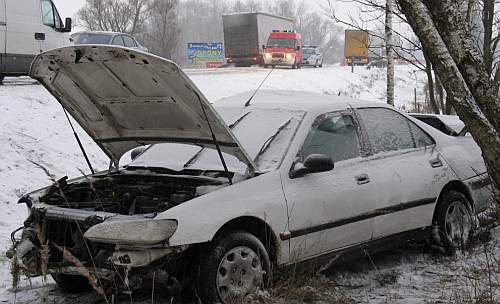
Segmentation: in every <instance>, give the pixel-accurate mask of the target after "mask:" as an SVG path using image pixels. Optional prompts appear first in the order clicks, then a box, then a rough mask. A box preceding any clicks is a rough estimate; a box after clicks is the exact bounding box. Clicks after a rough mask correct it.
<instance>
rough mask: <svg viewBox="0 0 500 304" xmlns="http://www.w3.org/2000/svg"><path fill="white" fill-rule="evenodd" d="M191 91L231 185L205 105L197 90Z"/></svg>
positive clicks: (231, 181)
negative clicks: (196, 99) (198, 103)
mask: <svg viewBox="0 0 500 304" xmlns="http://www.w3.org/2000/svg"><path fill="white" fill-rule="evenodd" d="M193 93H194V95H196V97H198V100H199V101H200V106H201V110H202V111H203V116H205V120H206V121H207V125H208V129H209V130H210V134H211V135H212V140H213V141H214V144H215V148H216V149H217V153H218V154H219V158H220V161H221V162H222V166H223V167H224V172H225V173H226V177H227V179H228V180H229V184H230V185H232V184H233V180H232V178H231V176H230V175H229V170H228V169H227V164H226V160H225V159H224V156H223V155H222V151H221V149H220V145H219V142H218V141H217V138H216V137H215V133H214V131H213V129H212V125H211V124H210V120H209V119H208V115H207V111H205V106H204V105H203V102H202V101H201V97H200V95H199V94H198V92H196V91H195V90H193Z"/></svg>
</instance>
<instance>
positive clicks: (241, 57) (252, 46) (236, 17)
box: [222, 12, 294, 66]
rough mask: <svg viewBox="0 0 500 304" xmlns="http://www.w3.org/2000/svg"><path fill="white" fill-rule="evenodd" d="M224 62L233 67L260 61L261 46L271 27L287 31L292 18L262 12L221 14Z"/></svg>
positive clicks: (292, 24)
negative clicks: (231, 64)
mask: <svg viewBox="0 0 500 304" xmlns="http://www.w3.org/2000/svg"><path fill="white" fill-rule="evenodd" d="M222 24H223V29H224V47H225V55H226V60H227V62H228V63H234V64H235V65H236V66H250V65H252V64H261V65H262V64H263V48H262V46H264V45H266V44H267V39H268V37H269V34H270V33H272V32H273V30H291V29H293V27H294V21H293V19H289V18H285V17H280V16H275V15H270V14H266V13H260V12H256V13H235V14H227V15H223V16H222Z"/></svg>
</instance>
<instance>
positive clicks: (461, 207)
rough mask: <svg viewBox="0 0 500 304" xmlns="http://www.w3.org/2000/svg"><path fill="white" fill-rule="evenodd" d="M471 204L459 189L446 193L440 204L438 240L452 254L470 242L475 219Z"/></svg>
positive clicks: (437, 221)
mask: <svg viewBox="0 0 500 304" xmlns="http://www.w3.org/2000/svg"><path fill="white" fill-rule="evenodd" d="M469 206H470V203H469V200H468V199H467V197H466V196H465V195H463V194H462V193H460V192H457V191H450V192H448V193H446V194H445V195H444V196H443V199H442V202H441V204H440V205H439V206H438V210H437V217H436V223H435V224H436V225H437V227H438V229H439V233H438V237H439V240H438V241H439V243H440V244H441V245H442V246H443V247H444V249H445V250H446V252H448V253H450V254H453V253H454V252H455V251H456V250H457V249H465V248H466V247H467V246H468V244H469V242H470V239H471V236H472V233H473V228H474V220H473V217H472V214H471V211H470V209H469Z"/></svg>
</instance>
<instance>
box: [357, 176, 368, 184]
mask: <svg viewBox="0 0 500 304" xmlns="http://www.w3.org/2000/svg"><path fill="white" fill-rule="evenodd" d="M354 178H355V179H356V182H357V183H358V185H363V184H368V183H369V182H370V177H369V176H368V174H360V175H357V176H355V177H354Z"/></svg>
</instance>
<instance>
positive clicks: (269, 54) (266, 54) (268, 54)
mask: <svg viewBox="0 0 500 304" xmlns="http://www.w3.org/2000/svg"><path fill="white" fill-rule="evenodd" d="M264 56H266V58H271V57H272V56H273V55H272V54H271V53H264Z"/></svg>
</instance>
